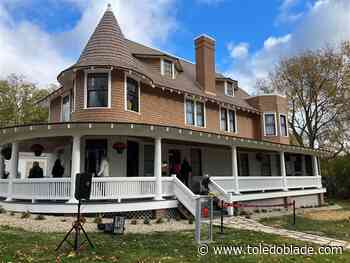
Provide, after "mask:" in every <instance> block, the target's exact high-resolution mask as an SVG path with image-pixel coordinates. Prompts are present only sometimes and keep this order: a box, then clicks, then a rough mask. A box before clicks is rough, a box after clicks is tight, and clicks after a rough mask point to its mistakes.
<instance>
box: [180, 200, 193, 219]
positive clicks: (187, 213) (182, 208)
mask: <svg viewBox="0 0 350 263" xmlns="http://www.w3.org/2000/svg"><path fill="white" fill-rule="evenodd" d="M177 212H178V213H179V214H180V215H181V217H182V218H185V219H191V218H193V215H192V214H191V212H190V211H188V209H187V208H186V207H185V206H184V205H183V204H181V203H179V204H178V207H177Z"/></svg>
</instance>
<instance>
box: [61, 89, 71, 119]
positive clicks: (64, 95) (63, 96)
mask: <svg viewBox="0 0 350 263" xmlns="http://www.w3.org/2000/svg"><path fill="white" fill-rule="evenodd" d="M67 96H68V98H69V101H68V104H69V120H68V121H65V120H63V99H64V98H65V97H67ZM71 99H72V98H71V95H70V94H69V93H68V92H66V93H64V94H62V96H61V122H69V121H70V119H71V116H70V115H71V112H72V109H71V108H70V103H71Z"/></svg>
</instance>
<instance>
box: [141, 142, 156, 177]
mask: <svg viewBox="0 0 350 263" xmlns="http://www.w3.org/2000/svg"><path fill="white" fill-rule="evenodd" d="M143 151H144V155H143V156H144V160H143V170H144V171H143V173H144V176H153V175H154V165H153V164H154V146H153V145H149V144H146V145H144V148H143Z"/></svg>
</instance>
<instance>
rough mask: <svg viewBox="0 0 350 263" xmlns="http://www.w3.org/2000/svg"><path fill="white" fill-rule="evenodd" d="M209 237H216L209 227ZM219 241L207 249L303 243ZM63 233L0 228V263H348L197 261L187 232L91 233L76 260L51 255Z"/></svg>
mask: <svg viewBox="0 0 350 263" xmlns="http://www.w3.org/2000/svg"><path fill="white" fill-rule="evenodd" d="M214 232H215V233H216V232H218V229H217V228H214ZM225 232H226V235H225V238H224V239H223V240H220V239H219V238H218V236H217V234H216V236H215V239H216V241H215V242H214V243H212V244H210V247H212V246H213V245H220V244H226V245H247V244H250V245H259V244H260V243H263V244H293V245H303V244H304V243H301V242H298V241H295V240H290V239H286V238H282V237H279V236H275V235H270V234H262V233H256V232H250V231H240V230H232V229H230V230H228V229H226V230H225ZM62 238H63V234H44V233H32V232H26V231H23V230H20V229H14V228H10V227H1V228H0V255H1V257H0V262H13V263H17V262H35V263H37V262H45V263H46V262H176V263H177V262H269V263H271V262H305V261H307V262H350V253H349V252H346V253H344V254H343V255H332V256H331V255H329V256H322V255H317V256H312V257H310V256H272V255H269V256H267V255H265V256H262V255H260V256H253V255H241V256H214V255H213V254H214V253H213V252H212V250H210V252H209V254H208V255H207V256H199V255H198V252H197V245H196V244H195V242H194V235H193V231H183V232H163V233H160V232H158V233H153V234H127V235H123V236H109V235H105V234H100V233H95V234H91V238H92V240H93V241H94V244H95V246H96V247H97V248H96V249H95V250H89V249H85V250H84V251H82V253H81V254H80V255H79V256H77V255H74V254H72V253H70V252H69V249H68V248H67V247H66V248H65V249H63V250H62V251H60V252H59V253H56V252H55V251H54V249H55V247H56V245H57V244H58V243H59V241H60V240H61V239H62Z"/></svg>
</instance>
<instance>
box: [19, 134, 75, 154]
mask: <svg viewBox="0 0 350 263" xmlns="http://www.w3.org/2000/svg"><path fill="white" fill-rule="evenodd" d="M71 143H72V137H67V136H62V137H53V138H33V139H28V140H23V141H20V143H19V151H20V152H32V150H31V149H30V148H31V147H32V145H34V144H40V145H42V146H43V147H44V153H52V152H54V151H55V150H56V149H58V148H59V147H63V146H65V145H68V144H71Z"/></svg>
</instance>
